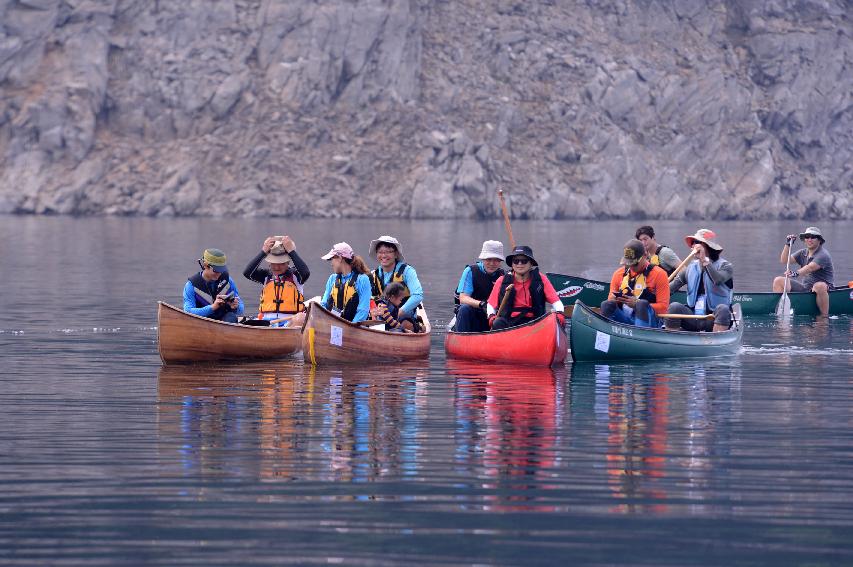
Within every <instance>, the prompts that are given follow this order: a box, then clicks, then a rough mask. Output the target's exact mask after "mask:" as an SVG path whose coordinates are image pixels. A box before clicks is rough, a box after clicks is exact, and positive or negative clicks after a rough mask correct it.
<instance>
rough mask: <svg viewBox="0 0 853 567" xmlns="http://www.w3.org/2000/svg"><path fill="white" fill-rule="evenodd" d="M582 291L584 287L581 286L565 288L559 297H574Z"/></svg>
mask: <svg viewBox="0 0 853 567" xmlns="http://www.w3.org/2000/svg"><path fill="white" fill-rule="evenodd" d="M582 291H583V287H581V286H579V285H571V286H569V287H564V288H563V289H561V290H560V291H558V292H557V295H558V296H560V297H574V296H576V295H577V294H579V293H580V292H582Z"/></svg>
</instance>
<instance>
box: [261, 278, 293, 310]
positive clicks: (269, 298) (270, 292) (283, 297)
mask: <svg viewBox="0 0 853 567" xmlns="http://www.w3.org/2000/svg"><path fill="white" fill-rule="evenodd" d="M260 303H261V304H260V306H259V307H258V318H259V319H262V318H263V316H264V314H266V313H282V314H292V313H299V312H300V311H305V298H304V297H303V295H302V293H301V292H300V291H299V288H298V287H296V284H295V283H293V282H292V281H290V280H284V281H280V280H279V281H276V280H275V279H273V278H270V279H268V280H267V282H266V283H265V284H264V287H263V288H261V302H260Z"/></svg>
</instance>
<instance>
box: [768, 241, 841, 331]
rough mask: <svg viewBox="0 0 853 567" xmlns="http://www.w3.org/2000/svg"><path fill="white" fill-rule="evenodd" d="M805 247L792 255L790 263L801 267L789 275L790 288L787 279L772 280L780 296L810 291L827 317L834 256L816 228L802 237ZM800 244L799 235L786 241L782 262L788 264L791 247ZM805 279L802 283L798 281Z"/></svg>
mask: <svg viewBox="0 0 853 567" xmlns="http://www.w3.org/2000/svg"><path fill="white" fill-rule="evenodd" d="M799 237H800V240H802V241H803V242H804V243H805V245H806V247H805V248H803V249H802V250H798V251H797V252H795V253H794V254H792V255H791V260H793V261H794V262H796V263H797V265H798V266H800V268H799V269H797V270H790V271H789V272H788V285H787V288H786V286H785V276H777V277H776V278H775V279H774V280H773V291H775V292H777V293H781V292H782V291H783V290H784V291H811V292H813V293H814V294H815V301H816V302H817V307H818V309H819V310H820V314H821V315H822V316H824V317H826V316H827V315H828V314H829V290H830V288H831V287H832V280H833V277H834V273H833V272H834V270H833V267H832V256H830V255H829V250H827V249H826V248H824V246H823V245H824V243H825V242H826V240H825V239H824V237H823V234H821V232H820V229H819V228H818V227H816V226H810V227H808V228H807V229H806V230H804V231H803V232H801V233H800V236H799ZM796 240H797V235H796V234H789V235H788V236H787V237H785V246H784V247H783V248H782V254H780V261H781V262H782V263H783V264H787V263H788V254H789V253H790V251H791V246H792V245H793V243H794V241H796ZM800 276H803V278H802V280H799V279H797V278H799V277H800Z"/></svg>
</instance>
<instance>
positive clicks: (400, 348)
mask: <svg viewBox="0 0 853 567" xmlns="http://www.w3.org/2000/svg"><path fill="white" fill-rule="evenodd" d="M418 315H420V316H421V318H422V319H423V321H424V324H425V325H426V333H391V332H388V331H385V330H380V329H381V326H380V327H370V326H366V325H363V324H356V323H350V322H349V321H347V320H345V319H341V318H340V317H338V316H336V315H334V314H333V313H332V312H330V311H328V310H326V309H324V308H323V306H322V305H320V304H319V303H313V302H312V303H310V304H309V307H308V316H307V317H306V318H305V325H304V326H303V327H302V356H303V358H304V359H305V362H310V363H311V364H325V363H334V364H341V363H349V362H379V363H382V362H391V361H399V360H415V359H419V358H427V357H428V356H429V341H430V324H429V320H428V319H427V316H426V312H425V311H424V310H423V308H419V309H418Z"/></svg>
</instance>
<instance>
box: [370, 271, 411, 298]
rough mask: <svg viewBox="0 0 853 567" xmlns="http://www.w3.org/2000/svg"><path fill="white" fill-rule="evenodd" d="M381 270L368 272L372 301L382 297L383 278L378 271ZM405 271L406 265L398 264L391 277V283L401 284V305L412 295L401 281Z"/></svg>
mask: <svg viewBox="0 0 853 567" xmlns="http://www.w3.org/2000/svg"><path fill="white" fill-rule="evenodd" d="M381 269H382V268H376V269H375V270H373V271H372V272H370V290H371V295H372V296H373V301H379V299H380V298H381V297H382V293H383V292H384V291H385V285H386V284H385V283H384V282H383V276H382V274H380V273H379V270H381ZM405 269H406V264H405V263H404V262H400V266H399V267H398V268H397V270H396V271H395V272H394V274H393V275H392V276H391V281H390V282H388V283H391V282H399V283H401V284H403V303H405V302H406V300H407V299H409V296H410V295H412V294H411V292H410V291H409V286H407V285H406V282H404V281H403V271H405Z"/></svg>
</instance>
